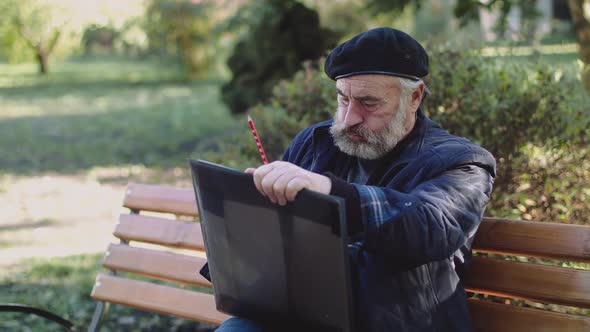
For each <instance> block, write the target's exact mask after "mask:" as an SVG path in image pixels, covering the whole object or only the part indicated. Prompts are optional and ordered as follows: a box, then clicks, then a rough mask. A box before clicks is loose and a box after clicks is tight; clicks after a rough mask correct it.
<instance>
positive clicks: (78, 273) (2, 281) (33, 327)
mask: <svg viewBox="0 0 590 332" xmlns="http://www.w3.org/2000/svg"><path fill="white" fill-rule="evenodd" d="M102 256H103V255H102V254H98V255H80V256H71V257H65V258H52V259H31V260H27V261H25V262H23V263H22V264H21V268H20V269H19V270H17V271H12V272H11V273H3V274H2V275H0V298H2V302H8V303H21V304H26V305H31V306H34V307H38V308H43V309H45V310H49V311H51V312H54V313H56V314H58V315H60V316H63V317H64V318H66V319H68V320H70V321H71V322H72V323H74V325H75V327H76V328H77V330H79V331H84V330H85V329H86V328H87V327H88V325H90V321H91V319H92V315H93V314H94V309H95V307H96V301H94V300H93V299H92V298H91V297H90V292H91V290H92V285H93V283H94V279H95V277H96V275H97V274H98V273H99V272H103V273H104V272H106V271H104V270H103V269H102V268H101V267H100V262H101V260H102ZM1 315H2V319H0V330H2V331H62V329H60V328H59V326H58V325H57V324H53V323H49V321H48V320H45V319H42V318H40V317H38V316H34V315H26V314H22V313H6V312H3V313H1ZM200 326H201V327H202V324H199V323H198V322H193V321H188V320H184V319H180V318H175V317H172V316H167V315H158V314H155V313H152V312H145V311H141V310H136V309H132V308H129V307H124V306H118V305H112V306H111V307H110V309H109V311H108V314H107V315H106V317H105V320H104V324H103V327H102V328H101V331H105V332H109V331H137V332H139V331H177V332H178V331H185V332H188V331H196V330H198V328H199V327H200Z"/></svg>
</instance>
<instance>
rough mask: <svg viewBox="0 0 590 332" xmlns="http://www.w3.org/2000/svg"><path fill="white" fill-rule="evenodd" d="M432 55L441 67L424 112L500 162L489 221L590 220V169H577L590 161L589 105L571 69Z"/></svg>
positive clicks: (434, 72) (435, 69) (450, 53)
mask: <svg viewBox="0 0 590 332" xmlns="http://www.w3.org/2000/svg"><path fill="white" fill-rule="evenodd" d="M430 56H431V59H436V61H433V62H432V64H431V75H430V77H429V86H430V88H431V90H432V92H433V93H432V95H431V96H429V97H428V98H427V99H426V101H425V105H424V108H425V110H426V111H427V112H428V113H429V115H430V116H431V117H432V118H433V119H434V120H437V121H438V122H440V123H442V124H443V125H444V127H445V128H446V129H447V130H449V131H450V132H451V133H453V134H456V135H459V136H464V137H468V138H470V139H471V140H473V141H475V142H477V143H478V144H481V145H482V146H484V147H486V148H487V149H488V150H489V151H490V152H492V154H494V156H496V159H497V162H498V177H497V179H496V181H495V184H494V187H495V189H494V190H495V192H494V195H493V196H492V203H491V204H490V207H489V213H490V214H492V215H498V216H508V217H515V218H521V219H537V220H555V219H556V218H559V219H561V220H564V219H566V218H567V219H569V222H582V221H583V219H582V218H580V216H581V215H586V216H588V215H590V211H589V210H588V208H587V206H588V197H587V196H586V195H585V194H584V191H583V190H584V187H583V185H582V184H583V183H587V181H588V175H587V172H588V171H590V168H585V167H590V166H589V165H588V164H585V163H579V162H575V161H576V160H583V158H584V157H585V156H587V154H588V151H587V150H585V149H582V148H580V147H581V146H583V145H584V144H585V143H584V142H587V137H588V136H587V135H588V132H587V128H588V127H589V125H590V123H589V121H588V114H587V112H588V111H587V109H586V107H585V105H586V104H587V102H588V101H587V97H586V96H585V95H584V92H583V88H582V87H581V85H580V81H579V79H578V78H577V77H576V75H575V74H574V72H575V71H574V70H572V68H565V67H563V66H556V65H553V66H548V64H547V62H542V61H540V62H535V61H534V58H528V59H529V61H526V62H525V61H514V60H513V59H511V60H510V61H509V60H502V59H495V58H482V57H481V56H480V55H479V54H478V53H477V52H476V51H454V49H447V48H442V49H436V48H434V49H431V51H430ZM530 60H533V61H530ZM566 156H567V158H566ZM565 160H569V162H566V161H565ZM580 166H583V167H582V170H577V167H580ZM560 176H561V177H560ZM566 178H569V180H568V179H566ZM533 201H534V202H535V203H532V202H533ZM523 207H526V208H523Z"/></svg>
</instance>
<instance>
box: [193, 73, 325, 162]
mask: <svg viewBox="0 0 590 332" xmlns="http://www.w3.org/2000/svg"><path fill="white" fill-rule="evenodd" d="M317 68H318V62H305V63H304V69H303V70H301V71H299V72H297V73H296V74H295V76H294V77H293V78H292V79H291V80H283V81H280V82H279V83H278V84H277V86H275V88H274V89H273V93H272V97H271V98H270V99H269V101H268V103H266V104H258V105H256V106H254V107H252V108H251V109H250V115H251V116H252V119H253V120H254V123H255V124H256V129H257V130H258V133H259V135H260V139H261V141H262V144H263V146H264V150H265V152H266V154H267V155H268V157H269V160H279V159H280V158H281V156H282V154H283V152H284V151H285V148H286V147H287V145H288V144H289V142H290V141H291V140H292V138H293V137H295V135H297V133H298V132H299V131H301V130H302V129H303V128H305V127H307V126H309V125H311V124H313V123H316V122H320V121H323V120H326V119H329V118H331V117H332V114H333V110H334V109H335V107H336V99H335V98H334V96H335V95H336V93H335V87H334V82H333V81H331V80H330V79H328V78H327V77H326V76H325V75H324V73H323V71H320V70H318V69H317ZM193 155H194V156H195V157H197V158H202V159H207V160H210V161H214V162H218V163H222V164H224V165H228V166H230V167H235V168H238V169H243V168H246V167H251V166H254V165H259V164H260V157H259V155H258V149H257V147H256V144H255V143H254V138H253V137H252V133H251V132H250V130H249V127H248V123H247V121H246V117H245V116H244V117H242V116H240V120H239V121H238V122H237V123H236V124H235V125H234V127H233V128H232V129H231V130H228V132H226V133H225V134H224V135H218V136H214V137H211V138H210V139H208V140H204V141H202V142H201V143H200V144H199V145H198V147H197V149H196V150H195V152H194V154H193Z"/></svg>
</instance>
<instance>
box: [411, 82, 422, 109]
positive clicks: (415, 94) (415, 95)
mask: <svg viewBox="0 0 590 332" xmlns="http://www.w3.org/2000/svg"><path fill="white" fill-rule="evenodd" d="M424 88H425V85H424V83H421V84H420V86H419V87H418V88H416V89H414V91H412V95H411V98H412V99H411V100H410V106H411V108H412V110H415V111H417V110H418V107H420V104H421V103H422V99H423V97H424Z"/></svg>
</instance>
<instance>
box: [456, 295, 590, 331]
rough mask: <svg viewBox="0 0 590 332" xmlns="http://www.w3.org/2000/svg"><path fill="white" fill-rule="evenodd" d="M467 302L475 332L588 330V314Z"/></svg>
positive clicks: (589, 321) (589, 323)
mask: <svg viewBox="0 0 590 332" xmlns="http://www.w3.org/2000/svg"><path fill="white" fill-rule="evenodd" d="M467 304H468V306H469V311H470V313H471V320H472V321H473V329H474V331H475V332H497V331H502V332H544V331H547V332H548V331H568V332H585V331H590V318H587V317H583V316H577V315H569V314H561V313H557V312H550V311H545V310H539V309H530V308H522V307H516V306H513V305H504V304H499V303H492V302H488V301H480V300H476V299H468V300H467Z"/></svg>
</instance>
